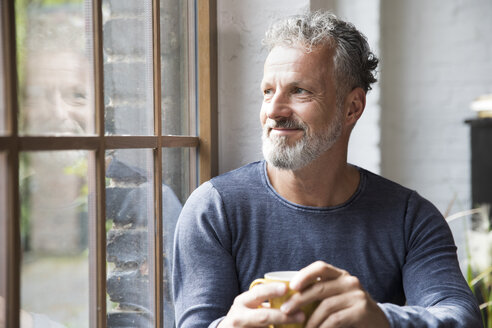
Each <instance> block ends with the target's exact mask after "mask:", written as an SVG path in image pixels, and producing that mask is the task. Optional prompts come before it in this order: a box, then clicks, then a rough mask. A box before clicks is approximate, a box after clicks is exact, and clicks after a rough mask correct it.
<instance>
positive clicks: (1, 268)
mask: <svg viewBox="0 0 492 328" xmlns="http://www.w3.org/2000/svg"><path fill="white" fill-rule="evenodd" d="M6 182H7V156H6V154H5V153H3V152H0V328H5V317H6V314H5V295H6V292H7V289H6V288H7V285H6V284H7V277H6V272H5V269H6V268H7V247H6V246H7V245H6V244H5V243H6V241H7V236H6V230H7V199H6V198H7V183H6Z"/></svg>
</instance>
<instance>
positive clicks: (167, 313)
mask: <svg viewBox="0 0 492 328" xmlns="http://www.w3.org/2000/svg"><path fill="white" fill-rule="evenodd" d="M162 163H163V164H162V165H163V167H162V172H163V173H162V178H163V181H164V185H163V186H162V221H163V227H162V229H163V248H164V260H163V266H164V268H163V273H164V328H172V327H173V322H174V320H173V319H174V306H173V303H172V296H171V263H172V254H173V252H172V250H173V237H174V229H175V227H176V222H177V220H178V216H179V213H180V212H181V207H182V204H184V202H185V201H186V199H187V198H188V196H189V193H190V149H189V148H164V149H163V153H162Z"/></svg>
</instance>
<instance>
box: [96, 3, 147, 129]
mask: <svg viewBox="0 0 492 328" xmlns="http://www.w3.org/2000/svg"><path fill="white" fill-rule="evenodd" d="M151 8H152V3H151V0H144V1H121V0H103V24H104V25H103V32H104V37H103V40H104V41H103V43H104V95H105V99H104V102H105V119H104V120H105V124H106V126H105V129H106V131H105V132H106V134H117V135H152V134H153V133H154V124H153V116H154V111H153V89H152V85H153V76H152V72H153V64H152V10H151Z"/></svg>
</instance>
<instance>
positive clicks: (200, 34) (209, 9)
mask: <svg viewBox="0 0 492 328" xmlns="http://www.w3.org/2000/svg"><path fill="white" fill-rule="evenodd" d="M14 1H15V0H4V1H2V2H1V4H0V6H1V7H0V10H1V11H0V14H1V26H0V29H1V31H0V33H1V36H2V41H3V42H2V47H1V49H0V50H1V51H2V55H3V56H2V58H3V62H2V63H0V64H1V65H3V74H4V76H3V77H1V78H3V79H4V81H5V83H4V95H5V99H4V108H5V113H3V114H4V115H5V122H6V127H5V128H6V131H7V133H6V134H5V135H0V152H4V153H6V155H7V156H6V157H7V170H6V171H7V181H6V185H7V187H6V188H7V190H6V193H7V217H6V218H4V222H3V223H4V224H5V227H6V236H7V238H6V240H4V241H0V247H6V248H5V249H7V250H8V251H7V254H6V259H0V260H5V262H4V263H7V266H6V268H3V269H2V268H0V270H3V272H2V274H0V278H3V279H5V280H6V281H3V282H2V283H5V284H6V295H5V313H4V315H5V319H6V320H5V326H6V327H19V325H20V322H19V312H20V273H21V272H20V265H21V263H20V258H21V244H20V243H21V241H20V197H19V154H20V152H22V151H54V150H90V151H92V152H93V153H94V156H92V158H93V160H92V164H93V165H94V168H95V170H94V171H95V172H94V174H91V175H90V176H89V177H88V178H89V184H90V185H92V186H94V192H95V199H94V205H95V206H94V207H93V213H92V214H90V216H91V217H92V220H94V222H93V223H94V224H93V225H92V226H94V227H95V229H93V230H91V231H90V232H89V234H90V236H91V239H92V240H91V241H90V245H89V247H95V249H96V250H97V251H96V252H95V254H93V255H92V256H90V258H89V268H90V269H89V286H90V287H89V288H90V291H89V325H90V327H98V328H105V327H106V315H107V313H106V278H107V277H106V227H105V223H106V218H105V214H106V213H105V208H106V200H105V153H106V150H109V149H111V150H112V149H132V148H146V149H153V155H154V156H153V158H154V198H155V202H154V213H155V215H154V218H155V219H154V221H153V222H152V223H150V222H149V224H151V225H152V227H150V228H151V229H154V232H155V233H154V236H157V238H154V240H153V241H152V247H153V249H154V258H153V259H150V260H153V266H152V270H151V272H152V273H151V274H153V277H154V280H153V282H152V287H153V288H152V289H153V290H154V291H155V292H154V295H153V296H154V306H155V309H154V311H155V314H156V317H155V327H162V326H163V316H164V315H165V314H164V313H163V272H162V271H163V265H162V263H163V258H162V254H163V252H162V250H163V244H162V206H161V204H162V188H161V186H162V152H163V151H162V150H163V148H168V147H179V148H184V147H188V148H195V149H196V153H197V156H198V160H197V166H198V168H197V171H198V181H199V183H202V182H204V181H207V180H209V179H210V178H212V177H213V176H215V175H217V174H218V150H217V144H218V140H217V139H218V136H217V1H216V0H195V10H196V21H195V23H194V25H195V26H194V28H195V32H196V33H195V35H196V50H195V56H196V58H194V60H195V61H196V65H197V66H196V93H197V104H196V105H197V111H198V120H197V127H198V136H172V135H162V126H161V124H162V122H161V69H160V67H161V63H160V61H161V59H160V58H161V57H160V54H161V49H160V15H159V14H160V0H152V11H153V12H152V29H153V36H152V42H153V49H152V52H153V65H154V66H153V67H154V69H153V89H154V90H153V100H154V135H153V136H107V135H105V128H104V95H103V91H104V84H103V83H104V76H103V72H104V70H103V47H102V46H103V44H102V42H103V40H102V36H103V33H102V0H92V2H91V5H92V18H93V25H92V34H93V78H94V80H93V82H94V109H95V133H96V135H95V136H74V137H72V136H20V135H19V133H18V120H17V113H18V112H19V110H18V106H19V104H18V101H17V93H18V88H17V85H18V81H17V71H16V67H17V65H16V37H15V10H14ZM1 114H2V113H0V115H1ZM1 223H2V222H1V221H0V224H1ZM89 226H91V225H89Z"/></svg>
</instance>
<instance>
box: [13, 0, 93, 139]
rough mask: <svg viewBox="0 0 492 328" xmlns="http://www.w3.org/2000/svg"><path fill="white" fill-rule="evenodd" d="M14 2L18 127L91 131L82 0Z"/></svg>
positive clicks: (39, 132) (38, 130)
mask: <svg viewBox="0 0 492 328" xmlns="http://www.w3.org/2000/svg"><path fill="white" fill-rule="evenodd" d="M15 6H16V31H17V46H18V51H17V53H18V59H17V63H18V67H17V71H18V77H19V95H20V97H19V106H20V116H19V124H20V126H19V131H20V132H21V133H23V134H36V135H46V134H50V135H53V134H54V135H59V134H62V135H80V134H91V133H93V131H94V128H93V127H94V123H93V116H94V109H93V101H92V92H91V90H92V82H91V75H90V72H91V69H90V68H91V64H90V63H91V61H90V59H89V57H90V51H89V49H90V48H89V47H88V45H90V43H91V39H90V35H89V32H88V31H90V29H89V28H88V26H86V24H90V13H89V12H85V11H84V7H85V6H84V0H59V1H49V0H39V1H21V0H17V1H15ZM87 17H89V18H87ZM86 18H87V19H86ZM86 31H87V32H86Z"/></svg>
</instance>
